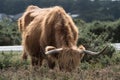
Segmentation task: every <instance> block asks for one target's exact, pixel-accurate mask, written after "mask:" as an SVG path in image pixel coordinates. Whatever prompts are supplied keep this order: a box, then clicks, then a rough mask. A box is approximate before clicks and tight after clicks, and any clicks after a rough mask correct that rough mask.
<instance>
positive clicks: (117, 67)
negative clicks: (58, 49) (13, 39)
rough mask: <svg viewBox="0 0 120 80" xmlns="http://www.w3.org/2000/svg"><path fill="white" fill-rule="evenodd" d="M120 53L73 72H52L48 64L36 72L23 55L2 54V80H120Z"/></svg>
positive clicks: (0, 68) (0, 60)
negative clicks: (23, 59) (23, 58)
mask: <svg viewBox="0 0 120 80" xmlns="http://www.w3.org/2000/svg"><path fill="white" fill-rule="evenodd" d="M119 79H120V53H117V54H115V56H114V57H113V58H112V59H109V58H108V59H104V60H100V61H99V62H98V63H87V62H83V63H81V64H80V66H79V67H78V68H77V69H76V70H75V71H72V72H61V71H59V70H58V69H57V67H56V69H55V70H50V69H49V68H48V66H47V64H44V65H43V66H42V67H41V68H38V69H37V70H34V69H32V68H31V66H30V61H29V60H28V61H22V60H21V54H20V53H15V52H9V54H8V53H3V52H2V53H0V80H119Z"/></svg>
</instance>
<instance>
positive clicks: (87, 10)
mask: <svg viewBox="0 0 120 80" xmlns="http://www.w3.org/2000/svg"><path fill="white" fill-rule="evenodd" d="M31 4H32V5H37V6H39V7H41V8H42V7H50V6H55V5H59V6H62V7H63V8H64V9H65V10H66V11H67V12H68V13H71V14H77V15H79V16H78V18H81V19H83V20H84V21H86V22H91V21H94V20H101V21H105V20H111V21H114V20H116V19H118V18H120V15H119V14H120V0H0V13H6V14H11V15H15V14H18V13H22V12H24V10H25V9H26V7H27V6H28V5H31Z"/></svg>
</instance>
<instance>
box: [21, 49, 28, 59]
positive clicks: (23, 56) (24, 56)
mask: <svg viewBox="0 0 120 80" xmlns="http://www.w3.org/2000/svg"><path fill="white" fill-rule="evenodd" d="M27 57H28V54H27V53H26V51H25V50H23V53H22V59H23V60H27Z"/></svg>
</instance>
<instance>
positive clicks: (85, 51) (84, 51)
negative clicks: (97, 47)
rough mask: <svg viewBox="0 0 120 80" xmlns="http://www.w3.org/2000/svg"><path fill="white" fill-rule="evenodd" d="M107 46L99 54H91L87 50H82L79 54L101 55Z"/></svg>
mask: <svg viewBox="0 0 120 80" xmlns="http://www.w3.org/2000/svg"><path fill="white" fill-rule="evenodd" d="M107 47H108V46H106V47H105V48H104V49H103V50H102V51H100V52H92V51H89V50H83V51H82V52H81V53H84V54H90V55H99V54H102V53H103V52H104V51H105V50H106V48H107Z"/></svg>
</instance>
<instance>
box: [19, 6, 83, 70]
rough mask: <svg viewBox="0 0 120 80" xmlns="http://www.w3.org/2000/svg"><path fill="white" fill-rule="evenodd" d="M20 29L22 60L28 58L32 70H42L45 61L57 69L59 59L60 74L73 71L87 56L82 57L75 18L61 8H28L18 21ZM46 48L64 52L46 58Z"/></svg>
mask: <svg viewBox="0 0 120 80" xmlns="http://www.w3.org/2000/svg"><path fill="white" fill-rule="evenodd" d="M18 25H19V29H20V31H21V32H22V44H23V47H24V52H23V58H26V57H27V54H29V55H30V57H31V62H32V65H33V66H34V65H40V66H41V64H42V61H43V59H47V60H48V64H49V67H50V68H54V66H55V61H54V59H56V60H58V64H59V67H60V69H61V70H62V69H66V70H69V71H71V70H72V68H75V67H76V66H77V65H78V63H79V61H80V59H81V58H82V57H83V55H84V54H79V50H78V48H77V46H76V43H77V39H78V29H77V27H76V26H75V24H74V23H73V21H72V18H71V17H70V16H69V15H68V14H67V13H66V12H65V11H64V9H63V8H61V7H59V6H55V7H52V8H39V7H37V6H29V7H28V8H27V10H26V11H25V13H24V14H23V16H22V17H21V18H20V19H19V21H18ZM46 46H54V47H55V48H62V51H61V52H59V53H60V54H55V55H49V56H48V57H47V58H46V55H45V48H46ZM53 58H54V59H53Z"/></svg>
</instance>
